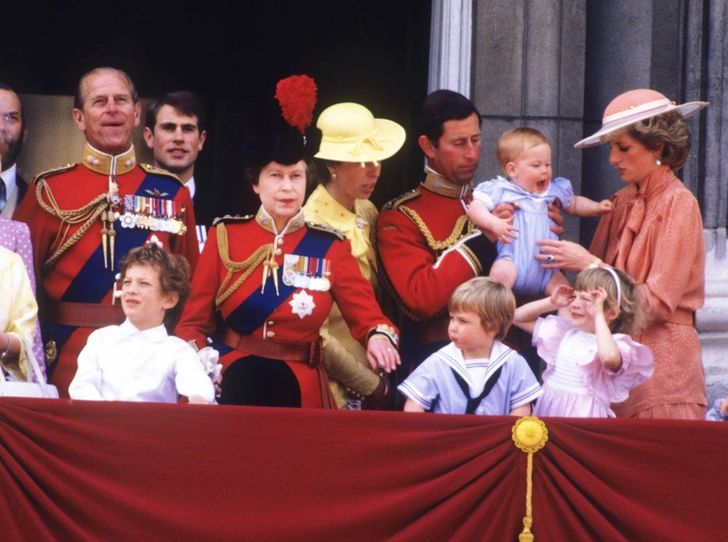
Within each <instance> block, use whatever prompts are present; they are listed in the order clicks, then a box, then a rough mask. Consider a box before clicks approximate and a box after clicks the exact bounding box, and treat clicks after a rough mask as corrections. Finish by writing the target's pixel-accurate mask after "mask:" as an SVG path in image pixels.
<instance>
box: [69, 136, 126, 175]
mask: <svg viewBox="0 0 728 542" xmlns="http://www.w3.org/2000/svg"><path fill="white" fill-rule="evenodd" d="M82 163H83V165H84V166H86V167H87V168H88V169H90V170H91V171H94V172H96V173H101V174H102V175H123V174H124V173H129V172H130V171H131V170H132V169H134V166H136V163H137V162H136V154H135V153H134V145H132V146H131V147H129V150H128V151H126V152H123V153H121V154H116V155H112V154H106V153H105V152H101V151H100V150H98V149H95V148H94V147H92V146H91V145H89V144H88V143H86V147H85V148H84V150H83V160H82Z"/></svg>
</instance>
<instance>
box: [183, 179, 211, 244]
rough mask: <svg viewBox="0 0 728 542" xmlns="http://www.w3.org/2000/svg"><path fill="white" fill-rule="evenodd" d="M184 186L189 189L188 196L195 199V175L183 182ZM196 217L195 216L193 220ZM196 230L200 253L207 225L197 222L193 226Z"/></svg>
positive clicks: (205, 236)
mask: <svg viewBox="0 0 728 542" xmlns="http://www.w3.org/2000/svg"><path fill="white" fill-rule="evenodd" d="M185 186H186V187H187V190H189V191H190V198H191V199H192V201H193V202H194V201H195V177H194V175H193V176H192V177H190V180H189V181H187V182H186V183H185ZM196 219H197V217H195V220H196ZM195 229H196V230H197V244H198V245H199V247H200V253H202V249H203V248H204V247H205V241H207V226H205V225H204V224H197V227H196V228H195Z"/></svg>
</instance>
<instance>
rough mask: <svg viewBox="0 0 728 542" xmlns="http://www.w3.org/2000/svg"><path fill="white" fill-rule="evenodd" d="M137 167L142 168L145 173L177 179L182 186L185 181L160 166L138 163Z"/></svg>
mask: <svg viewBox="0 0 728 542" xmlns="http://www.w3.org/2000/svg"><path fill="white" fill-rule="evenodd" d="M139 167H140V168H142V169H143V170H144V171H145V172H147V173H153V174H154V175H159V176H160V177H167V178H168V179H173V180H175V181H177V182H178V183H179V184H181V185H182V186H184V184H185V183H183V182H182V180H181V179H180V178H179V177H177V175H175V174H174V173H171V172H169V171H167V170H166V169H162V168H161V167H157V166H152V165H150V164H139Z"/></svg>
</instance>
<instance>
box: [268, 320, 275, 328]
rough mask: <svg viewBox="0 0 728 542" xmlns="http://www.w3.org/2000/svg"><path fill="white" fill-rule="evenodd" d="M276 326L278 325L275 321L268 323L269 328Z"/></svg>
mask: <svg viewBox="0 0 728 542" xmlns="http://www.w3.org/2000/svg"><path fill="white" fill-rule="evenodd" d="M274 325H276V323H275V322H274V321H273V320H270V321H269V322H268V327H273V326H274Z"/></svg>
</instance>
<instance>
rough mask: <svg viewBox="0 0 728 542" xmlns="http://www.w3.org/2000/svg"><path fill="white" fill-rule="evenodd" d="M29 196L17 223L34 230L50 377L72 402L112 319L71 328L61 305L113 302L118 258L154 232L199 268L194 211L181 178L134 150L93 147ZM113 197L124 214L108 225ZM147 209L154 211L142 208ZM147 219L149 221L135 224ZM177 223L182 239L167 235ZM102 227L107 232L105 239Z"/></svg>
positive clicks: (37, 185)
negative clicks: (146, 162) (90, 344)
mask: <svg viewBox="0 0 728 542" xmlns="http://www.w3.org/2000/svg"><path fill="white" fill-rule="evenodd" d="M112 182H115V187H114V185H113V184H112ZM39 190H40V195H39V192H38V191H39ZM29 192H31V193H29V194H28V195H27V197H25V198H24V199H23V201H22V203H21V204H20V206H19V207H18V208H17V210H16V211H15V215H14V218H15V219H16V220H19V221H22V222H26V223H27V224H28V226H29V228H30V232H31V238H32V241H33V249H34V256H35V268H36V272H37V273H38V275H39V277H38V284H42V286H43V292H44V294H45V299H43V301H44V303H43V304H42V305H41V307H42V309H43V310H42V313H41V321H42V328H43V336H44V342H45V344H46V347H47V348H46V355H47V357H49V358H50V359H48V362H49V366H50V367H51V370H50V371H49V372H50V379H49V380H50V381H51V382H52V383H54V384H55V385H56V386H57V387H58V390H59V392H60V394H61V396H63V397H67V396H68V395H67V392H68V385H69V384H70V382H71V380H72V379H73V377H74V375H75V373H76V360H77V358H78V354H79V352H80V351H81V349H82V348H83V347H84V346H85V345H86V340H87V339H88V336H89V335H90V334H91V332H92V331H93V330H94V329H95V327H103V326H104V325H109V323H110V322H106V321H103V319H102V318H99V320H98V321H97V322H92V323H89V324H87V325H83V326H77V325H69V324H68V321H67V320H65V319H64V318H65V317H63V316H59V314H61V313H63V314H67V313H64V310H65V309H58V307H60V305H58V303H59V302H62V303H83V304H92V305H96V306H98V305H99V304H103V305H106V306H108V305H110V304H111V301H112V297H113V295H112V293H113V286H114V282H115V275H116V274H117V273H118V272H119V261H120V260H121V258H122V257H123V256H124V255H125V254H126V253H127V252H129V250H130V249H132V248H134V247H137V246H140V245H142V244H144V243H145V242H146V241H147V240H148V239H149V238H150V237H151V236H152V235H154V236H156V238H157V239H158V240H159V241H160V242H162V243H163V244H164V246H165V248H167V249H168V250H170V251H172V252H174V253H177V254H182V255H183V256H185V257H186V258H187V260H188V261H189V263H190V265H191V266H192V267H193V268H194V266H195V265H196V264H197V259H198V258H199V248H198V246H197V239H196V237H195V219H194V212H193V211H192V202H191V200H190V195H189V191H188V190H186V189H184V185H183V184H182V183H181V182H180V181H179V179H177V178H176V177H175V176H174V175H171V174H169V173H167V172H165V171H162V170H157V169H155V168H151V167H149V166H144V167H141V166H139V165H137V164H136V158H135V155H134V148H133V147H132V148H131V149H129V151H127V152H126V153H124V154H121V155H118V156H109V155H107V154H104V153H101V152H99V151H97V150H95V149H93V148H92V147H90V146H88V145H87V146H86V148H85V150H84V160H83V162H82V163H81V164H77V165H75V166H69V167H66V168H62V169H59V170H55V171H52V172H49V173H45V174H42V175H39V176H38V178H36V180H35V181H34V184H33V185H32V186H31V187H29ZM117 196H118V199H117ZM134 196H137V197H136V198H135V197H134ZM39 197H40V198H41V202H39V201H38V198H39ZM112 197H113V198H114V199H115V200H116V201H117V202H118V204H117V205H116V206H114V207H113V210H116V211H117V212H118V216H114V218H115V220H114V221H113V224H112V223H111V222H109V221H108V217H109V216H111V213H109V212H108V211H109V209H112V208H111V207H110V206H109V205H110V204H109V201H110V200H111V199H112ZM134 205H136V206H137V209H136V211H138V212H136V213H135V211H134V208H133V206H134ZM145 205H146V206H148V208H146V209H142V208H141V207H143V206H145ZM129 206H131V207H132V208H131V210H129V209H128V207H129ZM99 211H100V212H99ZM141 215H144V217H145V218H144V220H139V221H134V220H131V218H132V217H133V216H141ZM59 216H60V217H63V219H64V221H65V222H62V220H61V218H59ZM155 217H156V218H157V220H156V221H155V220H153V219H154V218H155ZM104 218H106V221H105V222H102V219H104ZM175 223H176V225H177V227H180V226H181V225H182V224H184V226H185V228H183V229H182V230H181V231H180V234H175V233H172V232H170V231H163V230H170V229H172V228H173V226H174V224H175ZM125 226H126V227H125ZM102 229H103V230H104V231H105V233H106V234H107V235H105V236H102ZM112 230H113V232H114V233H113V234H112V233H110V232H111V231H112ZM182 231H186V232H187V233H182ZM104 238H105V240H106V247H105V249H104V243H103V241H104ZM112 238H113V255H112ZM66 245H67V248H65V249H64V247H65V246H66ZM59 249H60V250H59ZM105 260H106V261H105ZM112 262H113V266H112ZM66 306H67V305H66ZM117 306H118V305H117ZM106 315H107V316H108V311H107V314H106ZM119 316H120V317H121V320H123V314H121V313H120V312H119ZM63 322H66V323H63ZM119 323H120V322H119ZM92 324H93V327H91V326H92ZM96 324H98V325H96ZM54 357H55V361H54V359H53V358H54ZM51 363H52V365H51Z"/></svg>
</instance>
